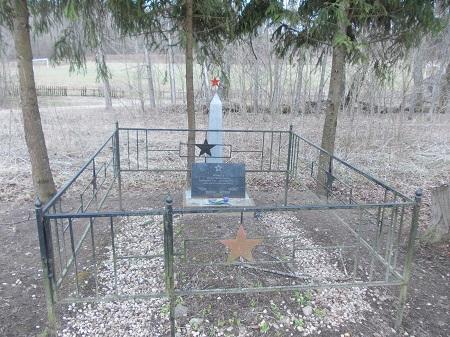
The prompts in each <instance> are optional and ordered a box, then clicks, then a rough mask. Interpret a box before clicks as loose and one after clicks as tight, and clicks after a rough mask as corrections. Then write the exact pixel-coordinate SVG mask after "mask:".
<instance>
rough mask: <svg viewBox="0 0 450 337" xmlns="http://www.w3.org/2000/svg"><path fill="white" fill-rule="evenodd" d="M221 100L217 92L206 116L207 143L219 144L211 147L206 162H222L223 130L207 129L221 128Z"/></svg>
mask: <svg viewBox="0 0 450 337" xmlns="http://www.w3.org/2000/svg"><path fill="white" fill-rule="evenodd" d="M222 117H223V115H222V102H221V100H220V98H219V95H218V94H217V92H216V93H215V94H214V97H213V99H212V100H211V103H210V105H209V117H208V136H207V139H208V143H209V144H220V145H216V146H214V147H213V148H212V149H211V157H209V158H206V162H207V163H223V158H222V157H223V145H222V144H223V132H222V131H209V130H223V118H222Z"/></svg>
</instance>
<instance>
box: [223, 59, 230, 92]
mask: <svg viewBox="0 0 450 337" xmlns="http://www.w3.org/2000/svg"><path fill="white" fill-rule="evenodd" d="M222 77H223V78H222V80H221V84H222V88H223V90H222V101H227V100H228V99H229V95H230V84H231V66H230V63H229V62H226V61H225V62H224V64H223V67H222Z"/></svg>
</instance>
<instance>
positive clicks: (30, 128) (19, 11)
mask: <svg viewBox="0 0 450 337" xmlns="http://www.w3.org/2000/svg"><path fill="white" fill-rule="evenodd" d="M11 5H12V7H13V8H14V19H13V31H12V33H13V36H14V45H15V49H16V54H17V68H18V74H19V85H20V101H21V107H22V115H23V126H24V132H25V141H26V143H27V148H28V153H29V155H30V159H31V171H32V172H31V173H32V178H33V185H34V190H35V191H36V193H37V195H38V196H39V198H40V199H41V201H42V202H43V203H45V202H47V201H48V200H49V199H50V198H51V197H52V196H53V194H54V193H55V191H56V189H55V183H54V181H53V176H52V172H51V170H50V164H49V160H48V154H47V147H46V145H45V138H44V132H43V130H42V124H41V116H40V113H39V106H38V101H37V95H36V85H35V82H34V72H33V62H32V60H33V55H32V51H31V43H30V26H29V21H28V17H29V12H28V7H27V1H26V0H16V1H11Z"/></svg>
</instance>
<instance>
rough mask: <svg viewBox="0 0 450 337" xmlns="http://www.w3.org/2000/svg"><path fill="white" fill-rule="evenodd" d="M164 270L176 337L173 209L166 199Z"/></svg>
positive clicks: (170, 314) (173, 330)
mask: <svg viewBox="0 0 450 337" xmlns="http://www.w3.org/2000/svg"><path fill="white" fill-rule="evenodd" d="M164 267H165V268H164V270H165V284H166V292H167V295H168V297H169V307H170V312H169V319H170V336H171V337H175V296H174V277H173V208H172V198H171V197H170V196H168V197H167V198H166V207H165V210H164Z"/></svg>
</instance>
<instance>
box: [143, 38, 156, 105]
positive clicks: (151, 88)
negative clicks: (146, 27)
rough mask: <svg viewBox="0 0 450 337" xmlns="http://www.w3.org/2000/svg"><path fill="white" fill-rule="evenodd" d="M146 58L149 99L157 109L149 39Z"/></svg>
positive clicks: (146, 45) (145, 47) (145, 50)
mask: <svg viewBox="0 0 450 337" xmlns="http://www.w3.org/2000/svg"><path fill="white" fill-rule="evenodd" d="M144 44H145V45H144V57H145V63H146V68H147V85H148V99H149V103H150V107H151V108H155V107H156V99H155V88H154V86H153V70H152V60H151V57H150V47H149V43H148V39H147V38H145V41H144Z"/></svg>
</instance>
